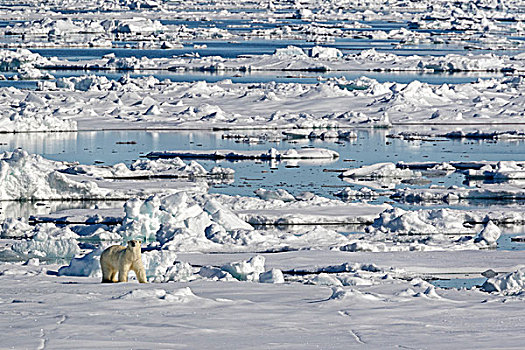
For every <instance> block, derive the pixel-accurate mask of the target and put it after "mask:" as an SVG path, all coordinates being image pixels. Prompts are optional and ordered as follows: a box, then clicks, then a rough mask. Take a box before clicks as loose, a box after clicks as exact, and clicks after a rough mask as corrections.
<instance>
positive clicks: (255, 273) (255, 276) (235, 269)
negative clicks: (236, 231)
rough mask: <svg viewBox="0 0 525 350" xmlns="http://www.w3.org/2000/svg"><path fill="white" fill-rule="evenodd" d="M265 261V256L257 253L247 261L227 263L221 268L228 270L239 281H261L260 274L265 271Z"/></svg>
mask: <svg viewBox="0 0 525 350" xmlns="http://www.w3.org/2000/svg"><path fill="white" fill-rule="evenodd" d="M265 261H266V259H265V258H264V256H262V255H256V256H254V257H253V258H251V259H249V260H246V261H239V262H232V263H229V264H225V265H223V266H221V270H223V271H226V272H228V273H229V274H231V275H232V276H233V277H235V278H236V279H238V280H239V281H259V278H260V275H261V274H262V273H263V272H264V263H265ZM266 277H267V276H266Z"/></svg>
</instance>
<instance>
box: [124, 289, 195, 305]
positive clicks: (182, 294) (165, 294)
mask: <svg viewBox="0 0 525 350" xmlns="http://www.w3.org/2000/svg"><path fill="white" fill-rule="evenodd" d="M115 299H124V300H128V299H149V300H155V299H159V300H164V301H167V302H171V303H189V302H192V301H199V300H201V299H202V298H200V297H198V296H196V295H195V294H193V291H192V290H191V289H190V287H185V288H180V289H176V290H174V291H166V290H164V289H134V290H132V291H129V292H127V293H126V294H123V295H121V296H119V297H116V298H115Z"/></svg>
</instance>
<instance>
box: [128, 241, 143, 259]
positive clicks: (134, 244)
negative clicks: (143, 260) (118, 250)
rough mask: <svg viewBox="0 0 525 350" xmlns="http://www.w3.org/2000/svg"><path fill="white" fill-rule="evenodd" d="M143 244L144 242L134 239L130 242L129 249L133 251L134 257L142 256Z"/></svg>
mask: <svg viewBox="0 0 525 350" xmlns="http://www.w3.org/2000/svg"><path fill="white" fill-rule="evenodd" d="M141 244H142V241H140V240H135V239H132V240H130V241H128V247H127V249H128V250H131V251H133V254H134V255H140V246H141Z"/></svg>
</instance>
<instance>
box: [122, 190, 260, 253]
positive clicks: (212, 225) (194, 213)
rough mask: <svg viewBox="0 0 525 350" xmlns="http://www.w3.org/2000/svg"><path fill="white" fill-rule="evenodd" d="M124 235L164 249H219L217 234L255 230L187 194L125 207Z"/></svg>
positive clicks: (206, 198)
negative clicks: (215, 234)
mask: <svg viewBox="0 0 525 350" xmlns="http://www.w3.org/2000/svg"><path fill="white" fill-rule="evenodd" d="M124 210H125V214H126V215H125V217H124V221H123V224H122V227H121V229H120V231H119V232H120V234H121V235H122V236H123V237H124V238H125V239H136V238H141V239H143V240H145V241H148V240H157V241H158V242H159V243H160V245H161V246H162V247H163V249H170V250H180V249H184V250H192V249H211V248H217V247H218V246H217V243H215V242H214V241H213V240H212V238H213V237H212V236H213V233H216V232H217V231H219V232H223V233H226V232H227V231H232V230H253V228H252V227H251V225H249V224H247V223H246V222H245V221H243V220H241V219H240V218H239V217H238V216H237V215H236V214H234V213H233V212H232V211H230V210H229V209H227V208H225V207H224V206H223V205H221V204H220V203H219V202H217V201H216V200H214V199H213V198H211V197H209V196H203V197H201V198H200V202H197V200H196V199H195V198H190V197H188V195H187V194H186V193H184V192H181V193H177V194H174V195H170V196H161V195H155V196H151V197H149V198H147V199H145V200H141V199H131V200H129V201H128V202H126V204H125V206H124Z"/></svg>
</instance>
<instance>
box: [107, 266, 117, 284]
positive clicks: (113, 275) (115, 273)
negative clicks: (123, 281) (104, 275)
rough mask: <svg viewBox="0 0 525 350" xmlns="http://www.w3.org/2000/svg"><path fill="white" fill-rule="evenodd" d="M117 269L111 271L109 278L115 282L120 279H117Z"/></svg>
mask: <svg viewBox="0 0 525 350" xmlns="http://www.w3.org/2000/svg"><path fill="white" fill-rule="evenodd" d="M117 272H118V271H117V270H116V269H113V270H112V271H111V274H110V275H109V279H110V280H111V282H113V283H117V282H118V279H117Z"/></svg>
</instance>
